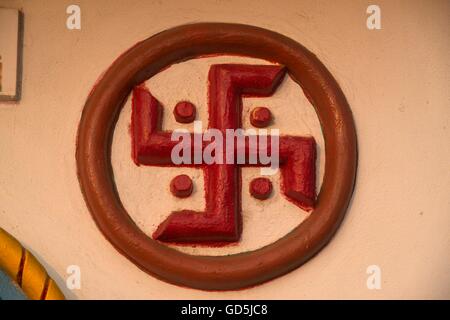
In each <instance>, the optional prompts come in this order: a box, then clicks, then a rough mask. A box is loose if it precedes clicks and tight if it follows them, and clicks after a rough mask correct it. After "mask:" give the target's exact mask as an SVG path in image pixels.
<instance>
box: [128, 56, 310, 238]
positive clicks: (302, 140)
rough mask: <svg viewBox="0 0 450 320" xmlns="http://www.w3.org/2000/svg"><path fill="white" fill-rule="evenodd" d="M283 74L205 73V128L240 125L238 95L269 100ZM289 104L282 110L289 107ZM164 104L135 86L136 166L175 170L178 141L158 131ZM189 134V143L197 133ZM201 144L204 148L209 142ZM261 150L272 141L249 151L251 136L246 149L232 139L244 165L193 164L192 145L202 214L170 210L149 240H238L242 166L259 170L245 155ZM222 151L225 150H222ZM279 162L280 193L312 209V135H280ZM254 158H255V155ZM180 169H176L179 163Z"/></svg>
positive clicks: (228, 67)
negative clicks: (201, 183)
mask: <svg viewBox="0 0 450 320" xmlns="http://www.w3.org/2000/svg"><path fill="white" fill-rule="evenodd" d="M285 73H286V70H285V68H284V67H282V66H277V65H245V64H220V65H212V66H211V68H210V71H209V75H208V79H209V84H208V85H209V87H208V92H209V94H208V99H209V101H208V113H209V119H208V128H215V129H218V130H220V131H221V132H222V133H223V135H224V136H225V130H226V129H239V128H241V126H242V97H249V96H251V97H254V96H257V97H268V96H271V95H272V94H273V93H274V92H275V90H276V89H277V87H278V85H279V84H280V83H281V81H282V79H283V78H284V76H285ZM288 107H289V106H286V108H288ZM161 115H162V105H161V103H160V102H159V101H157V99H156V98H155V97H153V96H152V95H151V93H150V91H149V90H148V89H146V88H145V87H143V86H138V87H135V88H134V90H133V101H132V123H131V132H132V142H133V160H134V161H135V163H136V164H137V165H148V166H175V164H174V163H173V161H172V159H171V152H172V149H173V148H174V147H175V145H177V143H178V142H177V141H172V140H171V135H172V132H169V131H163V130H162V128H161ZM197 134H199V135H201V133H192V134H191V138H192V139H191V141H194V139H195V137H194V136H195V135H197ZM199 141H202V143H201V148H202V150H204V148H206V147H207V146H208V145H209V144H210V143H211V142H208V141H206V142H205V141H203V139H201V138H200V140H199ZM261 148H266V150H263V151H265V152H266V154H270V150H271V139H270V136H268V139H267V144H265V145H264V146H261V145H260V144H259V141H258V144H257V145H256V147H252V146H251V144H250V143H249V137H248V136H246V137H245V145H244V146H242V145H238V143H236V141H234V150H235V153H234V154H235V155H236V154H238V153H239V152H243V153H244V154H245V163H243V164H236V162H234V163H233V164H228V163H223V164H219V163H214V164H209V165H207V164H204V163H202V164H194V156H195V153H196V152H199V151H200V152H201V151H202V150H197V149H195V148H194V145H192V149H191V156H192V162H191V163H192V164H189V165H185V164H181V166H192V167H196V168H200V169H202V170H203V173H204V181H205V186H204V190H205V198H206V199H205V200H206V201H205V203H206V206H205V210H204V212H196V211H192V210H188V209H186V210H181V211H177V212H172V213H171V214H170V216H169V217H168V218H167V219H166V220H165V221H163V222H162V223H161V224H160V225H159V227H158V228H157V230H156V231H155V232H154V233H153V238H154V239H156V240H160V241H164V242H175V243H205V244H210V245H223V244H227V243H230V242H235V241H238V240H239V238H240V235H241V231H242V219H241V193H242V186H241V167H242V166H263V165H262V164H261V163H260V161H259V159H258V162H257V163H256V164H254V163H252V164H251V163H249V161H248V159H249V158H250V157H249V156H250V155H252V154H258V153H259V152H260V151H261ZM224 152H225V151H224ZM278 153H279V154H278V156H279V162H280V173H281V191H282V193H283V194H284V195H285V196H286V198H287V199H288V200H289V201H291V202H293V203H294V204H295V205H297V206H298V207H299V208H302V209H304V210H308V211H310V210H312V209H313V207H314V201H315V197H316V190H315V183H316V167H315V162H316V143H315V141H314V138H312V137H301V136H283V135H281V136H280V138H279V151H278ZM256 158H258V157H256ZM177 166H180V165H177Z"/></svg>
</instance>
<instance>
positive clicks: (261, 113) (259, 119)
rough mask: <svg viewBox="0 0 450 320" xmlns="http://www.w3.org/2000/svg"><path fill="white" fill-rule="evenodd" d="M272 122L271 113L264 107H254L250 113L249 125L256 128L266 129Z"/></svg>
mask: <svg viewBox="0 0 450 320" xmlns="http://www.w3.org/2000/svg"><path fill="white" fill-rule="evenodd" d="M271 121H272V113H271V112H270V110H269V109H267V108H266V107H256V108H254V109H253V110H252V111H251V112H250V123H251V124H252V125H253V126H255V127H257V128H264V127H267V126H268V125H269V124H270V122H271Z"/></svg>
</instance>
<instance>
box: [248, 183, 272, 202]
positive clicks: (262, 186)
mask: <svg viewBox="0 0 450 320" xmlns="http://www.w3.org/2000/svg"><path fill="white" fill-rule="evenodd" d="M271 193H272V182H270V180H269V179H267V178H256V179H253V180H252V181H251V182H250V194H251V195H252V196H253V197H255V198H256V199H259V200H266V199H267V198H269V197H270V194H271Z"/></svg>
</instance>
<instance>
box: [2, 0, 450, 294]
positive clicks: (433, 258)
mask: <svg viewBox="0 0 450 320" xmlns="http://www.w3.org/2000/svg"><path fill="white" fill-rule="evenodd" d="M73 3H75V2H72V1H56V0H55V1H39V0H33V1H14V0H11V1H10V0H0V6H4V7H14V8H22V9H23V12H24V16H25V35H24V73H23V95H22V100H21V102H20V103H19V104H11V103H1V104H0V203H1V207H0V226H1V227H3V228H4V229H6V230H7V231H8V232H10V233H11V234H13V235H14V236H15V237H17V238H18V239H20V240H21V241H23V243H24V245H26V246H27V247H28V248H31V251H32V252H33V253H35V254H36V256H37V257H38V258H40V259H41V261H45V264H46V265H47V266H48V267H49V271H50V274H51V275H52V276H54V277H55V278H56V281H57V282H58V283H59V285H60V286H62V287H63V289H64V291H65V293H66V295H67V296H68V297H69V298H101V299H103V298H137V299H141V298H145V299H157V298H158V299H164V298H194V299H196V298H213V299H238V298H249V299H258V298H287V299H305V298H375V299H378V298H447V299H448V298H450V272H449V271H450V171H449V165H450V148H449V141H450V105H449V104H450V94H449V91H448V84H449V80H450V79H449V75H450V65H449V59H448V53H449V52H450V35H449V29H448V21H449V18H450V2H448V1H376V4H378V5H380V7H381V10H382V28H383V29H382V30H378V31H369V30H368V29H367V28H366V24H365V23H366V17H367V15H366V13H365V11H366V8H367V6H368V5H369V4H372V2H369V1H318V2H316V1H314V2H310V1H298V0H295V1H264V2H263V1H245V2H242V1H131V0H127V1H106V0H105V1H92V0H91V1H76V3H77V4H79V5H80V6H81V10H82V29H81V31H69V30H67V29H66V27H65V19H66V17H67V15H66V13H65V10H66V7H67V5H69V4H73ZM198 21H222V22H241V23H248V24H253V25H257V26H261V27H265V28H269V29H273V30H276V31H279V32H281V33H283V34H285V35H287V36H290V37H292V38H293V39H295V40H297V41H299V42H300V43H302V44H303V45H305V46H306V47H307V48H309V49H310V50H311V51H313V52H314V53H316V55H317V56H318V57H319V58H320V59H321V60H322V61H323V62H324V63H325V64H326V65H327V67H328V68H329V69H330V71H331V72H332V73H333V74H334V75H335V77H336V78H337V80H338V81H339V83H340V84H341V87H342V89H343V91H344V93H345V94H346V96H347V98H348V100H349V103H350V106H351V108H352V110H353V114H354V118H355V122H356V126H357V130H358V141H359V168H358V176H357V183H356V189H355V193H354V197H353V201H352V202H351V205H350V207H349V210H348V212H347V216H346V218H345V220H344V222H343V224H342V226H341V228H340V229H339V231H338V233H337V234H336V236H335V237H334V239H333V241H332V242H331V243H330V244H329V245H328V246H327V247H326V248H325V249H324V250H322V251H321V252H320V254H319V255H317V256H316V257H315V258H314V259H312V260H311V261H309V262H308V263H307V264H305V265H304V266H302V267H301V268H299V269H297V270H295V271H293V272H291V273H290V274H288V275H286V276H284V277H281V278H278V279H276V280H274V281H271V282H269V283H267V284H264V285H261V286H258V287H255V288H251V289H248V290H242V291H236V292H224V293H219V292H202V291H198V290H191V289H186V288H179V287H176V286H173V285H169V284H166V283H164V282H161V281H159V280H156V279H154V278H152V277H150V276H148V275H147V274H145V273H143V272H142V271H140V270H139V269H137V268H136V267H135V266H134V265H133V264H132V263H131V262H129V261H128V260H127V259H126V258H124V257H123V256H122V255H120V254H118V252H117V251H116V250H114V249H113V248H112V246H111V245H110V244H109V242H107V241H106V240H105V239H104V238H103V236H102V235H101V234H100V232H99V231H98V229H97V228H96V226H95V224H94V222H93V220H92V219H91V217H90V214H89V212H88V210H87V208H86V205H85V203H84V201H83V198H82V196H81V193H80V189H79V186H78V182H77V178H76V172H75V137H76V130H77V125H78V120H79V117H80V113H81V110H82V108H83V105H84V101H85V99H86V97H87V95H88V93H89V91H90V89H91V88H92V86H93V84H94V83H95V81H96V79H97V78H98V77H99V76H100V74H101V73H102V72H103V71H104V70H105V69H106V68H107V67H108V66H109V65H110V64H111V62H112V61H114V59H115V58H116V57H117V56H118V55H119V54H120V53H122V52H123V51H125V50H126V49H127V48H129V47H130V46H132V45H133V44H134V43H136V42H137V41H139V40H142V39H144V38H146V37H148V36H150V35H152V34H154V33H156V32H158V31H161V30H164V29H166V28H169V27H172V26H175V25H178V24H182V23H188V22H198ZM282 221H283V220H282V219H280V223H282ZM254 236H256V237H257V236H258V235H254ZM72 264H75V265H79V266H80V267H81V272H82V287H81V290H74V291H70V290H68V289H65V288H64V283H65V278H66V277H67V274H66V268H67V266H68V265H72ZM372 264H376V265H379V266H380V267H381V271H382V289H381V290H368V289H367V287H366V279H367V274H366V268H367V266H369V265H372Z"/></svg>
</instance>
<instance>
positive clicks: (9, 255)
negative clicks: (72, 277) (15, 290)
mask: <svg viewBox="0 0 450 320" xmlns="http://www.w3.org/2000/svg"><path fill="white" fill-rule="evenodd" d="M0 268H1V269H2V270H3V271H4V272H5V273H6V274H7V275H8V276H9V277H10V278H11V279H13V280H15V282H16V283H17V284H18V285H19V286H20V287H21V288H22V290H23V292H24V293H25V295H26V296H27V297H28V298H29V299H32V300H64V299H65V298H64V295H63V293H62V292H61V290H60V289H59V288H58V286H57V285H56V283H55V281H53V279H51V278H50V276H49V275H48V274H47V272H46V271H45V269H44V267H43V266H42V265H41V264H40V263H39V261H37V259H36V258H35V257H34V256H33V255H32V254H31V253H30V252H29V251H28V250H27V249H25V248H24V247H22V245H21V244H20V243H19V242H18V241H17V240H16V239H15V238H14V237H13V236H11V235H10V234H9V233H7V232H6V231H5V230H3V229H2V228H0Z"/></svg>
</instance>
